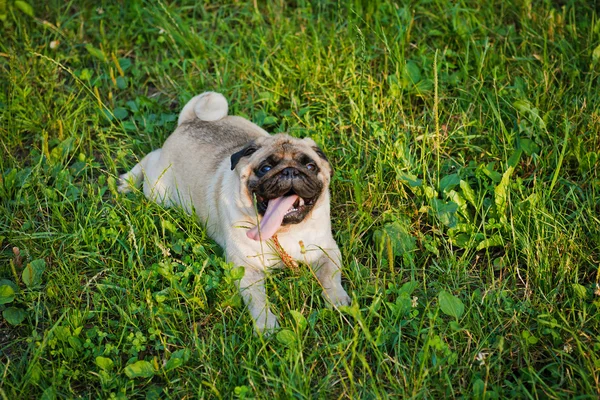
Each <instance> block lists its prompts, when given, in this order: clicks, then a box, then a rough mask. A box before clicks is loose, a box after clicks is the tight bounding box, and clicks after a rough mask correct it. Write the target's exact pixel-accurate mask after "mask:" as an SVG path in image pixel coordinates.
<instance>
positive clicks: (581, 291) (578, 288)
mask: <svg viewBox="0 0 600 400" xmlns="http://www.w3.org/2000/svg"><path fill="white" fill-rule="evenodd" d="M571 287H572V288H573V291H574V292H575V293H576V294H577V296H578V297H579V298H580V299H583V300H585V298H586V297H587V289H586V288H585V286H583V285H580V284H579V283H573V284H572V285H571Z"/></svg>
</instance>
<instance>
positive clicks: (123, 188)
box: [117, 174, 132, 193]
mask: <svg viewBox="0 0 600 400" xmlns="http://www.w3.org/2000/svg"><path fill="white" fill-rule="evenodd" d="M128 178H129V174H123V175H121V176H119V180H118V183H119V185H118V186H117V191H118V192H119V193H129V192H131V190H132V187H131V184H130V183H129V179H128Z"/></svg>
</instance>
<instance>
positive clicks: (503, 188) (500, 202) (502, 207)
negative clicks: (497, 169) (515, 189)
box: [494, 167, 514, 224]
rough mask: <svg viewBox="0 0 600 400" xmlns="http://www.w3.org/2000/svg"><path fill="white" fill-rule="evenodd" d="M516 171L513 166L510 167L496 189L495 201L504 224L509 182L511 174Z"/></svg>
mask: <svg viewBox="0 0 600 400" xmlns="http://www.w3.org/2000/svg"><path fill="white" fill-rule="evenodd" d="M513 171H514V168H513V167H509V168H508V169H507V170H506V172H504V174H503V175H502V180H501V181H500V183H499V184H498V186H496V188H495V189H494V195H495V197H494V202H495V203H496V212H497V215H498V217H499V218H500V222H501V223H502V224H505V223H506V215H505V213H506V201H507V198H508V183H509V181H510V176H511V175H512V173H513Z"/></svg>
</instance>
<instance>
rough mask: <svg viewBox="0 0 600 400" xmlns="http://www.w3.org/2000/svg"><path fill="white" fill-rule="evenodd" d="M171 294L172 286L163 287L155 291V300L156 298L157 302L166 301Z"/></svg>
mask: <svg viewBox="0 0 600 400" xmlns="http://www.w3.org/2000/svg"><path fill="white" fill-rule="evenodd" d="M170 294H171V288H166V289H163V290H161V291H159V292H156V293H154V300H156V302H157V303H164V302H165V301H166V300H167V299H168V298H169V295H170Z"/></svg>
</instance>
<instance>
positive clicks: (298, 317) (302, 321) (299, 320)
mask: <svg viewBox="0 0 600 400" xmlns="http://www.w3.org/2000/svg"><path fill="white" fill-rule="evenodd" d="M290 314H292V317H293V318H294V321H296V325H298V331H299V332H300V333H302V332H304V330H305V329H306V326H307V325H308V323H307V322H306V318H305V317H304V315H302V314H301V313H300V312H298V311H296V310H290Z"/></svg>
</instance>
